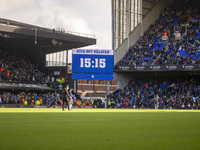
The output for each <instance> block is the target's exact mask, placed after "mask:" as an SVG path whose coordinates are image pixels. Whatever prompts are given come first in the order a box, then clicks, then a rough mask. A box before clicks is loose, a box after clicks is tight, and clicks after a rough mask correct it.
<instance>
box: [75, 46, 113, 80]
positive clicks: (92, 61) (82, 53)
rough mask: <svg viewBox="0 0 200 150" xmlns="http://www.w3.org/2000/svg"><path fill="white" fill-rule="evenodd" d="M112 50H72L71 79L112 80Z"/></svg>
mask: <svg viewBox="0 0 200 150" xmlns="http://www.w3.org/2000/svg"><path fill="white" fill-rule="evenodd" d="M113 63H114V56H113V50H100V49H98V50H91V49H73V51H72V79H87V80H113Z"/></svg>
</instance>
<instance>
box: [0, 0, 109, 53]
mask: <svg viewBox="0 0 200 150" xmlns="http://www.w3.org/2000/svg"><path fill="white" fill-rule="evenodd" d="M0 17H1V18H5V19H10V20H14V21H19V22H23V23H28V24H32V25H37V26H41V27H46V28H50V29H53V28H55V29H56V28H64V29H65V31H73V32H79V33H87V34H93V35H95V37H96V39H97V44H96V45H94V46H90V47H89V48H91V49H111V48H112V46H111V45H112V39H111V0H1V4H0Z"/></svg>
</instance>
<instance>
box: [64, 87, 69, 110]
mask: <svg viewBox="0 0 200 150" xmlns="http://www.w3.org/2000/svg"><path fill="white" fill-rule="evenodd" d="M68 90H69V85H67V86H66V87H65V88H64V90H63V91H62V100H63V105H62V110H63V111H64V110H65V103H67V106H68V111H69V101H70V95H69V91H68Z"/></svg>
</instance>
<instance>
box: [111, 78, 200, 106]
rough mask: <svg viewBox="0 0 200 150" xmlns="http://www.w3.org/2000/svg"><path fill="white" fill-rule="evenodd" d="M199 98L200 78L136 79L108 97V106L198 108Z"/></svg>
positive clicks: (199, 104)
mask: <svg viewBox="0 0 200 150" xmlns="http://www.w3.org/2000/svg"><path fill="white" fill-rule="evenodd" d="M158 97H159V100H158V101H157V99H158ZM199 97H200V77H193V78H192V77H180V78H177V77H176V78H160V79H153V78H152V79H137V80H134V81H130V82H129V83H128V86H126V87H124V88H123V89H118V90H117V91H116V92H114V93H113V94H111V95H109V99H108V100H109V103H108V104H109V106H110V107H116V108H121V107H125V108H128V107H129V108H154V107H155V104H157V103H159V108H163V109H167V108H200V99H199ZM156 101H157V102H156Z"/></svg>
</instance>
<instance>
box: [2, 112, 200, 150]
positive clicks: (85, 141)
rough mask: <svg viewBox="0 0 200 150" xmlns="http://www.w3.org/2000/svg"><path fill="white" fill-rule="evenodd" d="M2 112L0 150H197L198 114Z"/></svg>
mask: <svg viewBox="0 0 200 150" xmlns="http://www.w3.org/2000/svg"><path fill="white" fill-rule="evenodd" d="M2 110H5V109H0V112H1V113H0V135H1V136H0V150H40V149H41V150H65V149H66V150H74V149H75V150H89V149H92V150H107V149H109V150H126V149H130V150H140V149H144V150H195V149H196V150H197V149H199V148H200V142H199V140H200V118H199V116H200V111H197V112H191V111H190V112H173V111H172V112H170V111H169V112H168V111H166V112H164V111H163V112H159V111H157V112H156V111H154V112H152V111H149V112H148V111H147V112H142V111H141V112H134V111H131V112H129V111H128V110H126V111H125V112H112V110H109V112H106V111H105V112H99V111H98V112H95V111H92V112H87V111H86V112H79V111H77V109H76V110H74V112H76V113H73V112H60V113H59V112H56V113H55V112H54V113H53V112H51V111H50V112H45V113H43V112H37V113H33V112H29V113H25V112H24V113H23V112H21V113H13V112H11V113H3V111H2ZM18 110H19V109H18ZM21 110H23V109H21ZM31 110H36V109H31ZM41 110H42V109H41ZM46 110H47V109H46ZM54 110H55V109H54ZM58 110H60V109H58Z"/></svg>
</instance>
